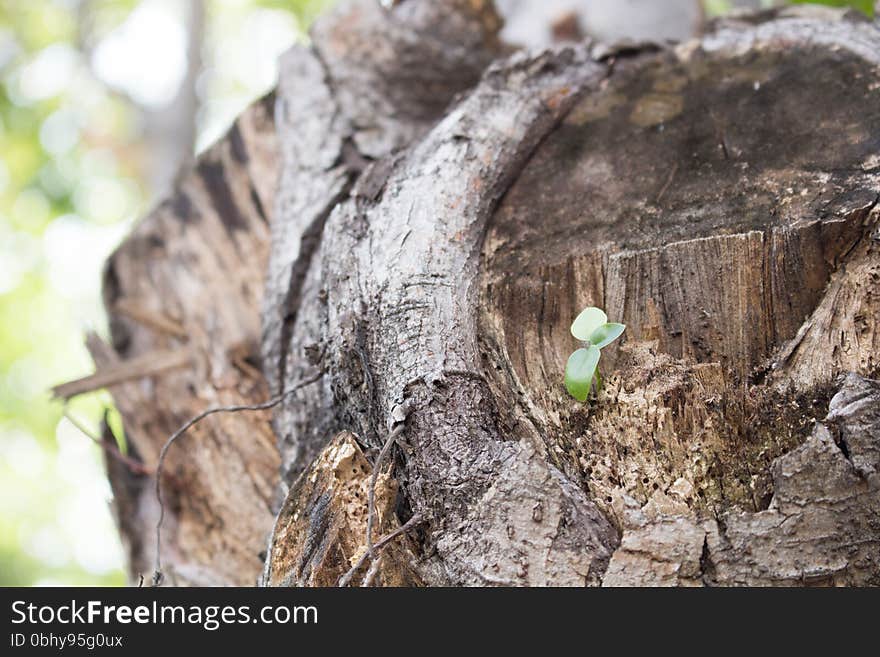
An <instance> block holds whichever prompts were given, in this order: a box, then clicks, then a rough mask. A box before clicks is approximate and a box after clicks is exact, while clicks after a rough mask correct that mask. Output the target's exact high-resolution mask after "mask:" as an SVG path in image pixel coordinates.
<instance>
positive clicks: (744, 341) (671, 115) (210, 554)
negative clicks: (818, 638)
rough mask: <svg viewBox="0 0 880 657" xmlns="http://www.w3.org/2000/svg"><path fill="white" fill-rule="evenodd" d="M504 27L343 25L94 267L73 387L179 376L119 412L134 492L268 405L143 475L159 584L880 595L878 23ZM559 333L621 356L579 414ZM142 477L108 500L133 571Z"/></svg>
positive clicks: (779, 16)
mask: <svg viewBox="0 0 880 657" xmlns="http://www.w3.org/2000/svg"><path fill="white" fill-rule="evenodd" d="M498 28H499V20H498V18H497V15H496V14H495V13H494V10H493V9H492V6H491V4H490V3H488V2H473V1H469V2H465V1H464V0H446V1H444V2H427V1H425V2H422V1H421V0H407V2H402V3H396V4H395V6H394V7H393V8H390V9H383V8H381V7H380V6H379V5H378V4H376V3H373V2H370V1H357V2H348V3H343V4H342V5H341V6H340V7H339V8H338V9H337V10H335V11H334V13H333V14H331V15H330V16H328V17H326V18H324V19H322V20H320V21H319V22H318V24H317V25H316V27H315V29H314V30H313V41H312V45H310V46H309V47H298V48H296V49H294V50H293V51H291V52H290V53H289V54H288V55H287V56H286V57H285V59H284V62H283V71H282V76H281V82H280V85H279V88H278V91H277V98H276V99H275V101H274V102H275V121H274V123H273V122H272V121H271V120H270V118H269V113H268V111H267V107H268V102H269V101H264V102H262V103H260V104H258V105H257V106H255V108H253V109H252V110H250V111H249V113H248V114H246V115H245V116H244V117H242V119H241V120H240V121H239V122H238V124H237V125H236V126H235V127H234V128H233V129H232V131H231V132H230V134H229V135H228V136H227V137H226V139H225V140H223V141H221V143H220V144H218V145H217V146H216V147H215V148H214V149H213V150H212V151H211V152H209V153H208V154H206V155H205V156H204V157H203V159H202V160H201V161H200V163H199V164H198V165H197V166H196V168H195V169H194V171H193V173H192V174H190V176H189V177H188V178H186V179H185V180H184V181H183V182H182V184H181V187H180V188H179V189H178V190H177V192H176V193H175V195H174V197H173V198H172V200H170V201H169V202H168V203H166V204H164V205H163V206H161V207H160V208H159V209H157V211H156V212H154V213H153V214H152V215H150V216H149V217H147V218H146V219H145V221H144V222H143V223H142V224H141V226H140V227H139V228H138V230H137V231H136V233H135V235H133V236H132V237H131V238H130V239H129V240H128V241H127V242H126V243H125V244H124V245H123V246H122V247H121V249H120V250H119V251H118V252H117V253H116V254H115V255H114V256H113V258H112V259H111V261H110V263H109V265H108V275H107V281H106V286H107V301H108V308H109V310H110V312H111V316H112V317H113V336H114V347H113V349H112V350H106V349H99V348H96V349H95V352H96V361H98V364H99V366H110V365H114V366H115V367H118V365H119V364H118V361H119V360H122V361H123V362H125V361H131V360H133V359H140V360H139V361H135V362H143V357H144V355H145V354H150V353H153V352H155V353H158V352H159V351H163V352H164V351H168V350H177V351H181V352H184V353H186V354H187V359H186V360H184V361H183V364H182V365H180V366H178V367H177V368H176V369H172V370H163V371H159V372H154V371H151V372H150V373H149V375H148V376H145V377H144V378H142V379H140V380H137V381H127V382H124V383H119V384H117V385H114V386H113V387H112V390H113V393H114V397H115V398H116V400H117V403H118V404H119V406H120V409H121V411H122V414H123V417H124V418H125V421H126V431H127V434H128V435H129V436H130V440H131V442H132V444H133V446H134V447H135V449H136V451H137V453H138V454H139V455H140V457H141V458H142V459H143V461H144V462H145V464H146V465H147V466H148V467H154V466H155V464H156V456H157V453H158V450H159V448H160V447H161V445H162V444H163V442H164V441H165V440H166V439H167V437H168V435H169V434H170V433H171V432H172V431H173V429H174V428H175V426H174V425H175V424H179V423H182V422H183V421H184V420H185V419H186V417H185V416H186V415H187V414H195V413H196V412H198V411H200V410H202V409H203V408H204V407H206V406H207V405H211V404H217V403H221V404H232V403H241V402H244V403H254V402H256V401H261V400H263V399H265V398H266V397H268V396H270V395H272V394H274V395H282V398H281V401H280V403H279V405H278V406H277V408H276V411H275V413H274V417H273V420H272V423H273V427H274V438H273V432H272V431H270V430H269V429H268V427H267V426H266V425H265V423H264V422H265V421H264V420H262V421H255V420H254V416H253V415H245V414H237V413H229V414H224V415H215V416H212V419H211V420H206V421H205V423H202V424H199V425H197V426H196V427H194V428H193V429H192V430H191V434H192V435H189V436H185V437H183V438H182V439H181V441H186V442H182V443H181V444H180V445H179V446H178V447H176V448H174V449H176V451H172V452H171V453H172V455H173V456H171V457H169V459H171V460H169V464H168V470H167V471H168V472H169V473H171V474H172V476H173V481H174V486H173V487H171V488H170V489H169V491H168V492H167V498H168V499H169V500H171V502H172V504H171V505H169V509H170V511H171V513H170V518H171V521H170V522H169V526H168V529H169V531H166V532H165V534H164V536H165V543H164V544H163V545H162V550H163V561H164V562H165V563H166V564H169V566H168V568H167V570H168V571H169V572H170V573H171V574H172V580H173V581H176V582H178V583H199V584H204V583H227V584H232V583H250V582H253V581H254V579H255V578H256V577H257V575H258V573H259V571H260V569H261V568H260V563H261V560H262V575H261V576H260V581H261V582H262V583H264V584H269V585H333V584H337V583H340V582H342V583H350V584H353V585H417V584H419V585H421V584H424V585H524V586H546V585H562V586H583V585H606V586H612V585H647V584H660V585H741V584H747V585H800V584H804V583H822V584H861V585H865V584H878V583H880V549H878V548H880V479H878V468H880V412H878V408H880V406H878V402H880V384H878V383H877V382H876V381H874V380H873V379H875V378H877V376H878V367H880V366H878V359H877V347H878V342H880V336H878V318H880V258H878V243H880V239H878V233H877V218H878V214H880V210H878V207H877V201H878V197H880V159H878V157H880V156H878V152H880V116H878V115H877V113H876V112H874V111H873V110H872V108H873V107H876V106H877V102H878V100H880V72H878V71H880V28H878V25H877V24H874V23H870V22H868V21H866V20H860V19H858V18H857V17H855V16H854V15H852V14H841V13H839V12H809V11H803V10H799V11H783V12H772V13H763V14H761V15H757V16H755V17H752V18H738V19H737V20H735V21H726V22H719V23H716V24H715V25H713V26H712V31H711V32H710V33H709V34H707V35H706V36H704V37H703V38H702V39H701V40H699V41H694V42H689V43H687V44H683V45H680V46H675V47H672V46H659V45H641V46H638V47H633V46H625V47H624V46H621V47H614V46H608V45H603V44H597V43H589V42H588V43H580V44H572V45H569V46H565V47H557V48H554V49H551V50H547V51H545V52H542V53H537V54H527V53H522V52H518V53H514V54H512V55H508V54H505V51H507V50H508V48H507V47H506V46H505V45H504V44H502V43H500V42H499V41H498V39H497V36H496V35H497V30H498ZM276 176H277V185H276V184H275V182H276ZM266 208H271V209H272V211H271V212H268V213H267V211H266ZM270 214H271V217H270V216H268V215H270ZM267 223H270V224H271V229H270V228H269V227H268V226H267ZM264 271H267V272H268V275H267V276H266V277H265V288H264V287H263V285H262V284H261V277H262V276H263V272H264ZM587 305H597V306H600V307H602V308H604V309H605V310H606V311H607V313H608V315H609V317H610V318H611V319H612V321H622V322H625V323H626V324H627V327H628V329H627V332H626V334H625V340H624V343H623V345H622V346H621V347H620V348H619V349H618V348H608V349H606V350H604V351H603V360H602V363H601V366H602V368H603V374H604V376H605V379H606V385H605V387H604V388H603V389H602V391H601V392H600V393H598V395H597V396H596V397H595V398H593V399H591V400H590V401H589V402H588V403H586V404H579V403H576V402H575V401H574V400H572V399H571V398H570V397H568V396H567V395H566V393H565V389H564V387H563V386H562V370H563V367H564V363H565V360H566V358H567V356H568V354H569V353H570V352H571V351H572V350H573V349H574V348H575V347H576V344H574V341H573V339H572V338H571V336H570V335H569V333H568V325H569V324H570V322H571V320H572V319H573V317H574V316H575V315H576V314H577V312H578V311H579V310H580V309H581V308H582V307H584V306H587ZM132 307H135V308H139V309H141V310H146V311H148V314H147V315H145V314H144V313H143V312H142V313H141V314H140V316H139V317H137V316H135V315H137V313H132V312H130V309H131V308H132ZM125 308H128V309H129V312H128V313H127V314H126V313H124V312H122V311H120V310H119V309H125ZM149 316H152V317H153V318H154V319H155V318H156V317H161V318H165V319H169V320H171V321H173V322H176V325H178V326H179V327H180V329H181V331H180V332H179V333H178V334H176V335H174V334H169V332H168V331H167V330H166V331H164V332H163V331H162V330H160V329H158V328H157V326H162V325H163V324H162V322H156V321H153V322H152V323H151V322H148V321H146V320H145V319H144V318H145V317H149ZM260 316H261V317H260ZM260 320H262V329H260V326H259V324H260ZM164 325H165V326H167V323H166V324H164ZM172 333H173V332H172ZM258 341H259V342H260V343H261V347H260V348H259V353H260V355H261V356H260V358H257V356H256V354H257V349H256V343H257V342H258ZM241 345H244V347H242V346H241ZM98 352H100V353H98ZM257 361H259V362H257ZM236 363H238V365H236ZM257 367H259V369H260V370H261V372H262V374H263V375H265V378H266V381H267V382H268V385H265V384H264V383H263V381H262V380H261V379H260V377H259V376H258V372H257ZM316 374H317V375H319V376H318V377H317V380H316V381H315V383H314V384H312V385H307V386H305V387H302V388H300V389H297V390H296V391H293V392H291V393H290V394H284V392H285V391H287V390H290V389H291V388H292V387H293V386H294V385H296V384H297V382H301V381H304V380H307V379H309V378H310V377H315V376H316ZM389 435H390V436H391V437H392V442H388V440H389ZM273 440H277V442H276V443H275V444H277V451H276V450H275V449H274V448H272V441H273ZM389 450H390V452H389ZM386 453H390V454H391V455H392V457H391V458H390V459H387V460H384V461H382V462H378V461H380V460H381V459H380V458H379V455H380V454H383V455H384V454H386ZM279 457H280V458H279ZM279 462H280V467H279ZM374 469H375V473H374ZM145 479H146V477H144V476H143V475H137V476H135V475H132V474H131V473H130V472H126V471H125V470H121V469H120V468H119V467H118V464H117V465H115V466H114V467H113V468H112V469H111V482H112V483H113V487H114V492H115V493H116V495H117V498H118V500H119V508H120V509H124V510H125V511H124V513H120V526H121V529H122V532H123V535H124V536H125V537H126V538H127V539H128V541H129V543H130V545H131V548H130V555H131V560H132V569H133V572H143V571H144V570H146V569H148V568H149V566H148V565H147V564H148V563H149V562H150V561H151V559H152V557H153V556H155V555H153V554H151V553H150V550H151V548H150V545H151V543H150V541H151V540H154V539H153V538H152V537H153V536H154V531H155V529H154V526H153V525H154V522H153V521H154V519H155V511H156V500H155V496H153V495H151V489H150V488H149V487H148V486H145V485H144V484H145V481H144V480H145ZM373 482H376V485H375V488H374V487H373ZM273 487H274V489H275V494H274V496H273V495H272V494H270V492H269V491H270V488H273ZM370 499H374V502H373V505H372V506H371V505H370V501H369V500H370ZM368 525H370V526H371V527H372V528H373V531H372V541H371V543H370V544H368V541H367V538H366V534H367V526H368ZM267 534H268V536H269V539H268V549H267V550H266V551H265V553H264V554H262V555H260V557H258V556H257V555H258V553H260V550H261V548H264V547H265V545H266V535H267ZM392 534H393V538H391V535H392ZM383 536H386V537H389V538H388V539H387V540H385V539H383ZM372 546H375V547H373V548H372V549H371V547H372ZM365 553H366V554H365Z"/></svg>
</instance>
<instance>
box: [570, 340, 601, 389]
mask: <svg viewBox="0 0 880 657" xmlns="http://www.w3.org/2000/svg"><path fill="white" fill-rule="evenodd" d="M599 355H600V354H599V347H597V346H596V345H590V346H589V347H587V348H586V349H578V350H577V351H575V352H574V353H573V354H572V355H571V356H569V357H568V363H566V365H565V389H566V390H568V392H569V394H570V395H571V396H572V397H574V398H575V399H577V400H578V401H581V402H582V401H586V399H587V396H588V395H589V394H590V386H591V385H592V383H593V375H594V374H595V373H596V366H597V365H598V364H599Z"/></svg>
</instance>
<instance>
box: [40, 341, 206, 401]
mask: <svg viewBox="0 0 880 657" xmlns="http://www.w3.org/2000/svg"><path fill="white" fill-rule="evenodd" d="M192 357H193V356H192V352H191V351H190V350H188V349H178V350H175V351H151V352H148V353H146V354H141V355H140V356H137V357H135V358H132V359H130V360H126V361H120V362H118V363H113V364H111V365H108V366H107V367H105V368H102V369H99V370H98V371H97V372H95V373H94V374H90V375H89V376H84V377H82V378H81V379H76V380H74V381H68V382H67V383H62V384H61V385H57V386H55V387H54V388H52V394H53V395H54V396H55V397H58V398H59V399H64V400H67V399H70V398H71V397H76V396H77V395H82V394H84V393H86V392H92V391H93V390H100V389H101V388H109V387H111V386H115V385H118V384H120V383H125V382H126V381H131V380H132V379H140V378H143V377H145V376H153V375H154V374H159V373H160V372H164V371H165V370H170V369H175V368H178V367H185V366H187V365H189V364H190V363H192Z"/></svg>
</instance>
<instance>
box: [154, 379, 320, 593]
mask: <svg viewBox="0 0 880 657" xmlns="http://www.w3.org/2000/svg"><path fill="white" fill-rule="evenodd" d="M323 375H324V372H323V370H321V371H318V372H316V373H315V374H313V375H312V376H310V377H308V378H306V379H302V380H301V381H299V383H297V384H296V385H294V386H293V387H291V388H288V389H287V390H285V391H284V392H282V393H281V394H279V395H278V396H276V397H273V398H272V399H270V400H269V401H265V402H263V403H261V404H236V405H233V406H218V407H215V408H209V409H208V410H206V411H202V412H201V413H199V414H198V415H196V416H195V417H194V418H192V419H190V420H189V421H187V422H186V423H184V424H183V425H182V426H181V427H180V428H179V429H178V430H177V431H175V432H174V433H173V434H171V437H170V438H168V440H166V441H165V444H164V445H163V446H162V449H161V451H160V452H159V460H158V462H157V463H156V500H157V501H158V502H159V520H157V521H156V570H155V571H154V572H153V586H158V585H159V584H160V583H161V582H162V521H163V520H164V519H165V502H164V501H163V499H162V467H163V466H164V465H165V457H166V455H167V454H168V450H169V449H170V448H171V446H172V445H173V444H174V442H175V441H176V440H177V439H178V438H180V437H181V436H182V435H183V434H184V433H186V431H187V430H188V429H189V428H190V427H192V426H193V425H194V424H196V423H197V422H201V421H202V420H204V419H205V418H206V417H208V416H209V415H214V414H215V413H237V412H239V411H265V410H267V409H270V408H272V407H274V406H277V405H278V404H280V403H281V402H282V401H284V399H285V398H286V397H288V396H289V395H291V394H293V393H294V392H296V391H297V390H299V389H300V388H304V387H305V386H307V385H309V384H311V383H314V382H315V381H317V380H318V379H320V378H321V377H322V376H323Z"/></svg>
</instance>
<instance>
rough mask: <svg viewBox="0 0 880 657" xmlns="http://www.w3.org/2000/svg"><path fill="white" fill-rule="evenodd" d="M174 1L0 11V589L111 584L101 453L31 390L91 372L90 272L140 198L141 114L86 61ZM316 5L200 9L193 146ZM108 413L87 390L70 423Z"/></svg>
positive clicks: (93, 307)
mask: <svg viewBox="0 0 880 657" xmlns="http://www.w3.org/2000/svg"><path fill="white" fill-rule="evenodd" d="M186 1H187V0H76V1H74V0H0V585H3V586H8V585H32V584H38V583H56V584H98V585H101V584H122V583H124V581H125V578H124V575H123V572H122V551H121V547H120V545H119V539H118V537H117V536H116V533H115V530H114V527H113V523H112V519H111V516H110V512H109V500H110V491H109V486H108V485H107V482H106V480H105V478H104V476H103V465H102V462H101V459H102V456H101V453H100V451H99V449H98V448H97V447H96V446H95V445H94V444H93V443H92V442H91V441H90V440H89V439H88V438H87V437H85V436H83V435H82V434H81V433H79V432H78V431H77V430H76V429H75V428H74V427H73V426H72V425H71V424H70V422H68V421H67V420H65V419H63V418H62V415H61V413H62V406H61V404H60V403H59V402H57V401H52V400H51V399H50V397H49V394H48V392H47V391H48V389H49V388H50V387H51V386H52V385H55V384H57V383H60V382H63V381H67V380H71V379H74V378H77V377H80V376H83V375H86V374H88V373H90V372H91V371H92V369H93V364H92V362H91V359H90V358H89V356H88V354H87V352H86V350H85V348H84V346H83V333H84V332H85V331H86V330H95V331H97V332H98V333H99V334H103V335H106V327H105V318H104V314H103V310H102V307H101V303H100V269H101V265H102V262H103V260H104V259H105V258H106V256H107V255H108V254H109V252H110V251H111V250H112V248H113V247H114V246H115V245H116V244H118V242H119V241H120V240H121V239H122V237H123V236H124V235H125V233H126V232H127V231H128V230H129V229H130V227H131V225H132V223H133V222H134V221H135V220H136V218H137V217H139V216H141V215H142V214H143V213H144V212H145V211H146V210H147V208H148V204H149V203H151V202H152V201H153V199H152V194H153V190H151V189H150V166H152V165H154V164H155V163H154V162H152V161H151V160H150V147H151V143H150V141H149V135H147V134H146V131H145V128H144V125H143V120H142V116H143V114H142V108H138V107H136V106H135V104H134V102H133V100H132V98H131V95H130V94H129V93H127V91H126V89H124V88H118V87H115V86H113V84H112V83H111V82H108V81H107V80H106V79H102V78H101V77H100V76H99V75H98V72H97V70H96V69H97V68H99V67H96V65H95V61H96V59H95V58H96V55H95V51H96V49H98V48H100V47H101V44H102V42H104V41H105V39H109V38H111V37H112V36H113V34H114V31H117V30H119V29H121V26H123V25H125V24H127V23H131V22H137V21H138V20H141V18H143V16H146V14H145V13H143V12H142V13H141V14H137V12H138V11H139V10H141V9H143V8H144V7H145V6H146V5H150V8H151V11H153V14H151V15H153V16H155V15H167V16H169V17H171V18H170V19H169V20H177V19H179V20H180V21H183V20H184V18H183V16H184V15H185V14H184V13H183V12H182V11H181V8H182V7H185V2H186ZM326 4H327V1H326V0H206V16H207V24H206V25H205V35H204V43H203V56H202V58H203V67H204V71H203V73H202V75H201V76H200V79H199V83H198V85H197V89H198V91H199V95H200V100H201V113H200V114H199V116H198V123H199V126H200V143H202V144H204V143H205V142H206V141H207V140H209V139H212V138H216V137H217V136H218V135H219V134H220V132H222V129H223V124H224V123H226V122H228V121H229V120H230V119H231V118H232V117H233V116H234V115H235V114H236V113H237V112H239V111H240V110H241V109H242V108H243V107H244V106H245V105H246V104H247V102H249V101H250V100H252V99H254V98H255V97H257V96H258V95H260V94H262V93H264V92H265V91H266V90H267V88H268V87H269V86H270V85H271V83H272V78H273V75H274V66H275V59H276V57H277V55H278V53H279V52H280V51H281V50H283V49H284V48H286V47H287V46H289V45H290V43H292V42H293V41H294V40H295V39H297V38H300V37H302V35H303V30H302V26H303V25H306V24H307V23H308V22H309V21H310V20H311V19H312V18H313V17H314V16H315V15H316V14H317V12H318V11H320V9H321V8H322V7H324V6H326ZM157 12H158V13H157ZM161 12H165V13H164V14H161ZM142 22H144V23H146V19H144V20H143V21H142ZM129 27H130V28H131V27H132V26H131V25H130V26H129ZM133 27H134V28H136V27H138V26H137V25H134V26H133ZM163 36H164V35H162V34H159V35H157V39H156V41H157V42H159V41H160V40H161V39H162V38H163ZM117 41H119V39H117ZM255 41H259V42H258V43H255ZM124 45H125V44H124V43H123V46H124ZM158 47H161V46H157V48H158ZM122 53H123V56H125V51H124V50H123V51H122ZM114 54H115V51H114ZM147 54H148V55H149V53H147ZM135 56H136V53H135V54H133V55H132V57H135ZM142 59H143V58H142ZM128 64H129V62H128V61H123V62H122V65H123V66H126V65H128ZM137 64H138V62H137V61H135V60H134V59H133V60H132V62H131V65H132V66H133V67H135V66H136V65H137ZM141 64H143V62H141ZM147 64H148V65H149V64H150V62H149V61H148V62H147ZM184 64H185V59H184ZM133 70H134V69H133ZM176 73H178V74H180V73H181V72H179V71H178V72H176ZM136 77H137V73H132V78H133V80H132V81H133V82H136V81H137V80H134V78H136ZM110 403H111V402H110V397H109V395H108V394H107V393H106V392H98V393H93V394H89V395H83V396H81V397H78V398H76V399H75V400H74V401H73V402H72V403H71V405H70V411H71V413H73V414H74V415H75V416H76V417H77V418H78V419H79V420H80V421H82V422H83V423H84V424H86V425H87V426H89V427H90V428H91V429H92V430H93V432H94V433H97V431H98V426H99V420H100V418H101V417H102V415H103V411H104V409H105V408H106V407H108V406H109V405H110Z"/></svg>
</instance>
